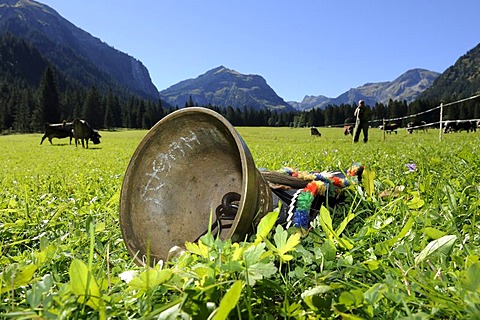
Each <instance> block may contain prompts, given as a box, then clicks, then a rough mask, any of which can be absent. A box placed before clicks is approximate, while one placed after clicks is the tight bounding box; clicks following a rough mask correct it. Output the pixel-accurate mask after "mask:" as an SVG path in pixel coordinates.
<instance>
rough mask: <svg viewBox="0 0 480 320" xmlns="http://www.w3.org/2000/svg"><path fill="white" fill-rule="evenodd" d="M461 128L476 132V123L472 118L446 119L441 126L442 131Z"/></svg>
mask: <svg viewBox="0 0 480 320" xmlns="http://www.w3.org/2000/svg"><path fill="white" fill-rule="evenodd" d="M462 130H465V131H467V133H468V132H470V131H472V132H476V131H477V124H476V122H475V121H472V120H457V121H446V122H445V127H444V128H443V132H444V133H449V132H458V131H462Z"/></svg>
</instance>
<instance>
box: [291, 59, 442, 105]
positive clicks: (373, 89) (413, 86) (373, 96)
mask: <svg viewBox="0 0 480 320" xmlns="http://www.w3.org/2000/svg"><path fill="white" fill-rule="evenodd" d="M439 75H440V74H439V73H437V72H434V71H429V70H425V69H412V70H408V71H407V72H405V73H404V74H402V75H401V76H399V77H398V78H396V79H395V80H393V81H385V82H376V83H366V84H364V85H363V86H360V87H357V88H352V89H350V90H348V91H347V92H345V93H343V94H341V95H340V96H338V97H337V98H327V97H325V96H317V97H315V96H305V98H304V99H303V100H302V102H300V103H299V104H296V103H293V102H290V101H289V103H290V104H292V105H296V108H297V109H299V110H310V109H313V108H324V107H326V106H327V105H337V106H338V105H341V104H353V103H358V100H364V101H365V103H366V104H367V105H370V106H374V105H375V103H377V102H380V103H388V101H389V100H390V99H392V100H397V101H403V100H406V101H407V102H411V101H413V100H414V99H415V98H416V97H418V96H419V95H420V94H421V93H422V92H423V91H424V90H425V89H427V88H428V87H429V86H431V85H432V83H433V82H434V81H435V79H436V78H437V77H438V76H439Z"/></svg>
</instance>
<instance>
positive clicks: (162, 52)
mask: <svg viewBox="0 0 480 320" xmlns="http://www.w3.org/2000/svg"><path fill="white" fill-rule="evenodd" d="M40 2H41V3H44V4H46V5H48V6H50V7H51V8H53V9H55V10H56V11H57V12H58V13H59V14H60V15H62V16H63V17H64V18H66V19H67V20H69V21H70V22H72V23H73V24H75V25H76V26H78V27H80V28H82V29H84V30H85V31H87V32H89V33H90V34H92V35H93V36H95V37H98V38H100V39H101V40H102V41H104V42H106V43H107V44H109V45H110V46H112V47H114V48H116V49H118V50H120V51H123V52H125V53H127V54H129V55H131V56H133V57H135V58H137V59H138V60H140V61H142V62H143V64H144V65H145V66H146V67H147V69H148V70H149V72H150V76H151V78H152V80H153V83H154V84H155V85H156V87H157V88H158V89H159V90H163V89H166V88H167V87H169V86H171V85H174V84H176V83H178V82H179V81H182V80H185V79H190V78H196V77H197V76H199V75H200V74H203V73H205V72H207V71H208V70H210V69H213V68H215V67H218V66H220V65H223V66H225V67H227V68H230V69H233V70H236V71H238V72H240V73H243V74H258V75H261V76H263V77H264V78H265V80H266V81H267V83H268V84H269V85H270V86H271V87H272V88H273V90H275V92H276V93H277V94H278V95H279V96H280V97H282V98H283V99H285V100H286V101H301V100H302V99H303V97H304V96H305V95H325V96H327V97H332V98H334V97H337V96H338V95H340V94H342V93H344V92H345V91H347V90H349V89H350V88H355V87H358V86H361V85H363V84H365V83H368V82H381V81H391V80H394V79H395V78H397V77H398V76H400V75H401V74H402V73H404V72H405V71H407V70H410V69H414V68H424V69H428V70H432V71H437V72H443V71H445V69H447V68H448V67H449V66H451V65H453V64H454V63H455V61H456V60H457V59H458V58H460V57H461V56H462V55H463V54H465V53H466V52H467V51H468V50H470V49H472V48H474V47H475V46H476V45H477V44H479V43H480V33H479V34H478V35H477V33H476V32H477V31H480V19H479V18H478V12H480V1H478V0H461V1H451V0H435V1H434V0H402V1H399V0H372V1H368V0H366V1H360V0H344V1H333V0H330V1H321V0H310V1H306V0H305V1H304V0H298V1H286V0H276V1H273V0H257V1H254V0H242V1H213V0H205V1H200V0H138V1H132V0H128V1H127V0H97V1H86V0H41V1H40Z"/></svg>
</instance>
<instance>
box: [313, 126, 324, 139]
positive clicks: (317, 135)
mask: <svg viewBox="0 0 480 320" xmlns="http://www.w3.org/2000/svg"><path fill="white" fill-rule="evenodd" d="M310 135H311V136H316V137H321V136H322V134H321V133H320V131H318V129H317V128H315V127H311V128H310Z"/></svg>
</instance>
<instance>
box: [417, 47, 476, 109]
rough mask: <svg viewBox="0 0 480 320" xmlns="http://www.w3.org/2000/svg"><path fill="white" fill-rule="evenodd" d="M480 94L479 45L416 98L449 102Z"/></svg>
mask: <svg viewBox="0 0 480 320" xmlns="http://www.w3.org/2000/svg"><path fill="white" fill-rule="evenodd" d="M478 94H480V44H478V45H477V46H476V47H474V48H473V49H471V50H469V51H468V52H467V53H466V54H464V55H463V56H461V57H460V58H459V59H458V60H457V61H456V62H455V64H454V65H453V66H451V67H449V68H447V70H445V71H444V72H443V73H442V74H441V75H440V76H439V77H438V78H437V79H436V80H435V81H434V82H433V84H432V85H431V86H430V87H429V88H428V89H426V90H425V91H424V92H422V94H421V95H420V96H419V97H418V98H419V99H429V100H437V101H445V102H450V101H453V100H456V99H464V98H467V97H470V96H474V95H478Z"/></svg>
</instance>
